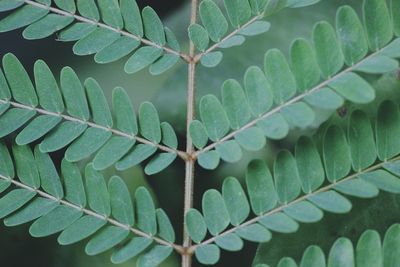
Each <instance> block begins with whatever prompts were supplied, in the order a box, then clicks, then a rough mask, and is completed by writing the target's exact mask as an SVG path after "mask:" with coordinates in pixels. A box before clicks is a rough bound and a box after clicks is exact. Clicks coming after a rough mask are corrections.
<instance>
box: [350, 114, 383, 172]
mask: <svg viewBox="0 0 400 267" xmlns="http://www.w3.org/2000/svg"><path fill="white" fill-rule="evenodd" d="M347 136H348V139H349V145H350V154H351V159H352V164H353V170H355V171H361V170H363V169H365V168H367V167H369V166H371V165H372V164H373V163H374V162H375V160H376V148H375V140H374V133H373V131H372V126H371V122H370V120H369V118H368V117H367V115H366V114H365V113H363V112H361V111H354V112H353V113H351V116H350V121H349V123H348V128H347Z"/></svg>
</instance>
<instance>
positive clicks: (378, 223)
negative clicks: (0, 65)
mask: <svg viewBox="0 0 400 267" xmlns="http://www.w3.org/2000/svg"><path fill="white" fill-rule="evenodd" d="M189 2H190V1H187V0H186V1H184V0H174V1H172V0H170V1H161V0H152V1H144V0H143V1H138V3H139V4H140V5H141V6H142V7H143V6H145V5H150V6H152V7H153V8H155V9H156V10H157V11H158V13H159V14H160V15H161V16H162V18H163V21H164V23H165V24H166V25H167V26H168V27H170V28H171V29H172V30H173V31H174V32H175V33H176V34H177V36H178V38H179V39H180V40H181V46H182V47H183V49H187V47H188V43H187V34H186V28H187V26H188V22H189V6H188V4H189ZM361 2H362V1H361V0H334V1H332V0H325V1H322V2H321V3H319V4H317V5H315V6H312V7H308V8H301V9H294V10H289V9H287V10H284V11H282V12H280V13H279V14H277V15H274V16H273V17H271V18H268V19H267V20H269V21H270V22H271V23H272V28H271V30H270V31H269V32H267V33H265V34H263V35H261V36H258V37H253V38H248V40H247V41H246V43H245V44H244V45H243V46H241V47H236V48H231V49H227V50H224V59H223V61H222V63H221V64H220V65H219V66H218V67H216V68H212V69H205V68H203V67H199V69H198V74H197V80H196V84H197V91H196V97H197V99H199V98H200V97H201V96H202V95H205V94H207V93H213V94H215V95H217V96H218V97H219V96H220V86H221V84H222V83H223V81H224V80H226V79H228V78H235V79H237V80H239V81H242V79H243V74H244V72H245V70H246V69H247V68H248V67H249V66H251V65H258V66H262V64H263V55H264V53H265V52H266V51H267V49H269V48H275V47H277V48H280V49H281V50H282V51H284V53H285V54H288V51H289V47H290V44H291V42H292V41H293V40H294V39H295V38H297V37H305V38H307V39H309V36H310V33H311V31H312V27H313V24H314V23H315V22H317V21H319V20H327V21H330V22H332V23H333V22H334V18H335V13H336V9H337V7H338V6H340V5H343V4H350V5H352V6H353V7H354V8H356V9H357V10H359V9H360V6H361ZM5 15H6V14H0V18H1V17H4V16H5ZM54 39H55V38H54V36H53V37H51V38H48V39H45V40H39V41H26V40H24V39H23V38H22V37H21V31H14V32H11V33H6V34H4V33H3V34H0V55H1V56H2V55H4V54H5V53H8V52H12V53H14V54H15V55H16V56H17V57H18V58H20V60H21V61H22V62H23V64H24V65H25V66H26V68H27V69H28V70H29V71H31V70H32V67H33V63H34V61H36V60H37V59H43V60H45V61H46V62H47V63H48V64H49V66H50V67H51V68H52V70H53V72H54V73H55V74H56V76H58V73H59V71H60V69H61V68H62V67H64V66H71V67H72V68H74V69H75V70H76V72H77V73H78V75H79V77H80V78H81V80H82V81H83V80H84V79H86V78H88V77H93V78H95V79H96V80H98V81H99V83H100V85H102V87H103V89H104V91H105V94H106V96H107V97H108V98H109V99H110V96H111V91H112V89H113V88H114V87H116V86H122V87H124V88H125V89H126V90H127V91H128V93H129V95H130V97H131V99H132V102H133V103H134V105H135V107H136V108H137V107H138V106H139V104H140V103H141V102H143V101H147V100H148V101H152V102H153V103H154V104H155V105H156V107H157V109H158V110H159V113H160V116H161V119H162V120H165V121H168V122H170V123H171V124H173V126H174V127H175V128H176V129H177V131H178V135H179V141H180V145H181V148H182V149H184V147H183V146H184V144H185V140H184V135H185V132H184V128H185V125H184V118H185V116H186V114H185V113H186V104H185V99H186V82H187V80H186V78H187V77H186V76H187V70H186V65H185V64H183V63H181V64H179V65H177V66H176V67H174V68H173V69H171V70H169V71H168V72H166V73H164V74H163V75H161V76H156V77H154V76H151V75H150V74H149V73H148V71H147V70H144V71H142V72H140V73H137V74H135V75H128V74H126V73H124V71H123V64H124V62H125V61H124V60H120V61H118V62H116V63H114V64H108V65H99V64H96V63H94V61H93V58H92V57H78V56H75V55H73V53H72V49H71V48H72V45H73V44H71V43H61V42H56V41H54ZM367 78H368V79H370V80H371V81H375V80H376V82H375V83H376V87H377V88H378V98H377V101H375V102H374V103H372V104H370V105H369V106H376V105H377V104H378V103H379V101H381V99H384V98H391V99H394V98H396V99H398V98H399V97H398V96H399V94H398V93H397V91H398V89H399V88H400V85H399V82H398V81H396V78H395V75H394V74H390V75H386V76H385V77H383V78H380V77H377V76H369V77H367ZM348 108H349V109H352V108H355V107H348ZM361 108H365V109H367V106H363V107H361ZM317 114H318V115H319V116H318V118H317V119H316V121H315V124H314V127H311V128H308V129H292V131H291V134H290V135H289V136H288V137H287V138H286V139H285V140H281V141H274V142H271V141H268V145H267V146H266V147H265V149H263V150H261V151H259V152H257V153H245V156H244V157H243V160H241V161H240V162H239V163H236V164H223V165H221V166H220V167H219V168H218V170H217V171H213V172H210V171H205V170H202V169H200V168H197V170H196V179H195V188H196V189H195V206H196V207H199V206H200V202H201V196H202V193H203V192H204V191H205V190H207V189H209V188H212V187H213V188H218V189H219V188H220V186H221V182H222V180H223V178H225V177H226V176H228V175H229V176H236V177H237V178H239V179H243V174H244V171H245V167H246V165H247V163H248V162H249V161H250V160H251V159H253V158H260V159H264V160H266V161H267V162H269V163H271V161H272V159H273V158H274V155H275V153H276V152H277V151H278V150H279V149H282V148H287V149H289V150H292V148H293V144H294V142H295V141H296V140H297V138H298V136H299V135H301V134H308V135H310V134H313V133H314V132H315V131H316V128H317V127H318V126H319V124H320V123H321V122H323V121H325V120H326V119H327V118H328V117H329V116H330V115H332V114H333V120H335V121H336V122H339V123H342V122H344V121H345V120H346V117H340V116H338V115H337V114H336V112H335V111H332V110H320V111H319V112H318V113H317ZM371 116H374V114H373V113H372V114H371ZM10 140H12V139H11V138H10ZM10 140H8V141H9V142H10ZM63 153H64V151H59V152H57V153H54V154H53V155H52V156H53V159H54V160H55V162H56V163H57V164H58V163H59V162H60V160H61V158H62V156H63ZM84 164H85V163H82V166H84ZM115 173H117V171H115V170H114V169H113V168H110V169H109V170H107V171H106V172H105V176H106V177H109V176H111V175H112V174H115ZM118 174H119V175H121V177H123V178H124V179H125V181H126V182H127V184H128V186H129V188H130V189H131V192H134V190H135V188H136V187H137V186H139V185H145V186H148V187H149V188H150V189H151V190H152V191H153V192H154V197H155V199H157V202H158V203H159V206H161V207H162V208H164V209H165V210H166V212H167V213H168V215H169V216H170V218H171V219H172V221H173V223H174V225H175V230H176V233H177V235H178V237H179V239H180V238H181V234H182V233H181V228H182V217H183V215H182V209H183V204H182V200H183V184H184V165H183V164H182V162H180V161H179V160H177V161H176V163H174V164H173V165H172V166H170V167H169V168H168V169H166V170H165V171H163V172H162V173H161V174H159V175H155V176H151V177H144V174H143V172H142V169H141V168H140V167H135V168H132V169H130V170H128V171H125V172H123V173H118ZM354 203H355V205H354V208H353V211H352V212H351V213H350V214H347V215H329V214H327V215H326V216H325V218H324V220H323V221H322V222H320V223H318V224H311V225H302V226H301V228H300V230H299V232H298V233H296V234H292V235H274V238H273V239H272V241H271V242H269V243H267V244H265V245H262V246H260V248H259V249H258V251H257V245H256V244H251V243H246V245H245V248H244V249H243V250H242V251H241V252H239V253H228V252H223V255H222V258H221V261H220V262H219V263H218V264H217V266H221V267H225V266H251V265H252V262H253V258H254V256H255V255H256V252H257V256H256V258H255V263H261V262H263V263H269V264H271V265H272V266H274V265H275V264H276V263H277V261H278V260H279V259H280V258H281V257H283V256H292V257H295V258H296V259H298V258H299V256H300V255H301V253H302V252H303V250H304V249H305V248H306V247H307V246H308V245H310V244H318V245H321V246H322V247H323V248H324V249H327V248H329V247H330V245H331V244H332V242H333V240H334V239H336V238H337V237H338V236H340V235H346V236H349V237H351V238H353V239H357V238H358V237H359V235H360V233H361V232H363V231H364V230H365V229H367V228H377V229H379V230H380V232H384V230H385V229H386V227H387V226H389V225H390V224H391V223H394V222H398V221H399V219H400V216H399V214H398V213H397V212H396V211H397V210H399V209H398V208H399V205H400V199H399V198H396V197H393V196H390V195H384V196H383V197H382V198H379V199H375V200H371V201H355V202H354ZM387 210H390V211H391V212H385V211H387ZM28 228H29V225H25V226H21V227H15V228H6V227H4V226H3V225H1V226H0V251H1V252H0V253H1V254H0V255H1V257H2V266H5V267H26V266H35V267H36V266H37V267H64V266H70V267H92V266H93V267H94V266H96V267H108V266H113V264H112V263H111V262H110V260H109V256H110V253H105V254H103V255H100V256H97V257H89V256H87V255H85V253H84V245H85V244H84V243H81V244H77V245H73V246H67V247H61V246H59V245H58V244H57V241H56V236H52V237H48V238H42V239H34V238H31V237H30V236H29V235H28ZM179 265H180V258H179V257H178V256H176V255H174V256H172V257H170V259H169V260H168V261H167V262H165V263H164V264H163V265H162V267H176V266H179ZM121 266H135V265H134V260H133V261H130V262H128V263H126V264H124V265H121ZM194 266H198V264H197V263H195V264H194Z"/></svg>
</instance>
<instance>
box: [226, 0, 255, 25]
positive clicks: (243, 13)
mask: <svg viewBox="0 0 400 267" xmlns="http://www.w3.org/2000/svg"><path fill="white" fill-rule="evenodd" d="M224 4H225V8H226V11H227V13H228V17H229V20H230V21H231V24H232V26H233V27H235V28H239V27H240V26H241V25H243V24H246V23H247V22H248V21H249V19H250V17H251V7H250V4H249V2H248V1H242V0H224Z"/></svg>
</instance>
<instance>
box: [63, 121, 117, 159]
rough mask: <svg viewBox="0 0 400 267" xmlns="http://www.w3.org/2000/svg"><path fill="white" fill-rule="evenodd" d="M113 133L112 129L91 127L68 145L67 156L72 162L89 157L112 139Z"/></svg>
mask: <svg viewBox="0 0 400 267" xmlns="http://www.w3.org/2000/svg"><path fill="white" fill-rule="evenodd" d="M111 135H112V133H111V132H110V131H105V130H103V129H99V128H94V127H91V128H89V129H87V130H86V131H85V132H84V133H83V134H82V135H81V136H80V137H79V138H77V139H76V140H75V141H74V142H73V143H72V144H71V145H70V146H69V147H68V149H67V151H66V152H65V158H66V159H67V160H68V161H71V162H77V161H80V160H82V159H85V158H88V157H89V156H90V155H92V154H93V153H94V152H96V151H97V150H99V149H100V148H101V147H102V146H103V145H104V144H105V143H106V142H107V141H108V139H110V137H111Z"/></svg>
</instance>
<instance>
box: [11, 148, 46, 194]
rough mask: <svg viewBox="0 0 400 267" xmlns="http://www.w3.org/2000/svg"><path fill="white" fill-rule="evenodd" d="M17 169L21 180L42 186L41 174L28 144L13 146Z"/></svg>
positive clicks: (31, 184) (35, 186)
mask: <svg viewBox="0 0 400 267" xmlns="http://www.w3.org/2000/svg"><path fill="white" fill-rule="evenodd" d="M12 150H13V154H14V161H15V169H16V170H17V176H18V178H19V180H20V181H21V182H22V183H23V184H26V185H28V186H30V187H33V188H39V187H40V176H39V171H38V169H37V166H36V163H35V158H34V157H33V153H32V150H31V149H30V147H28V146H18V145H15V144H14V145H13V146H12Z"/></svg>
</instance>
